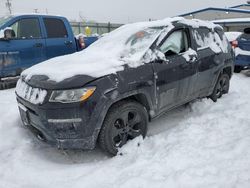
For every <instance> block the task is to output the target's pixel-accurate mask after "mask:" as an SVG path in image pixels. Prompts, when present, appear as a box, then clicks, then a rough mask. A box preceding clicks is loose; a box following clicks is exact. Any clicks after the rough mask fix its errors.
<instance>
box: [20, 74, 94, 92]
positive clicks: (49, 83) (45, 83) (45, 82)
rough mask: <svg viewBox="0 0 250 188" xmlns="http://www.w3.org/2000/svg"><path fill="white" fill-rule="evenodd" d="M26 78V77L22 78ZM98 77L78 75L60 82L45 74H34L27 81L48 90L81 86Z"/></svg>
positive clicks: (31, 84) (33, 85)
mask: <svg viewBox="0 0 250 188" xmlns="http://www.w3.org/2000/svg"><path fill="white" fill-rule="evenodd" d="M22 79H23V80H25V78H22ZM95 79H96V78H94V77H91V76H87V75H77V76H73V77H71V78H67V79H64V80H63V81H60V82H55V81H53V80H50V79H49V77H48V76H44V75H34V76H32V78H31V79H29V80H26V81H25V82H26V83H27V84H29V85H30V86H32V87H36V88H42V89H47V90H57V89H72V88H80V87H83V86H84V85H86V84H87V83H89V82H91V81H94V80H95Z"/></svg>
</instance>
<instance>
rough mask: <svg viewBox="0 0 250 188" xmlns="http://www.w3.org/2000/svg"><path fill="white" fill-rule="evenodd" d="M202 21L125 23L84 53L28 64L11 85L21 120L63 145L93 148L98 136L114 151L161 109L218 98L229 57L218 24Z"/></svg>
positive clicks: (226, 86) (142, 130) (226, 82)
mask: <svg viewBox="0 0 250 188" xmlns="http://www.w3.org/2000/svg"><path fill="white" fill-rule="evenodd" d="M193 25H194V27H192V26H193ZM197 25H199V27H197ZM208 25H209V24H208V23H207V22H201V21H198V20H195V21H191V20H188V21H187V20H185V19H181V18H171V19H166V20H163V21H155V22H146V23H144V24H143V23H138V24H129V25H125V26H122V27H121V28H119V29H117V30H115V31H113V32H111V33H110V34H109V35H107V36H104V37H103V38H101V39H99V40H98V41H97V42H96V43H95V45H92V46H90V47H89V48H87V49H86V51H84V53H83V52H80V53H79V54H72V55H68V56H65V57H59V58H55V59H52V60H49V61H47V62H43V63H41V64H39V65H36V66H33V67H32V68H30V69H28V70H26V71H25V72H23V73H22V77H21V79H20V80H19V82H18V85H17V89H16V94H17V101H18V105H19V110H20V115H21V118H22V120H23V123H24V125H26V126H27V127H28V128H29V129H30V130H32V131H33V132H34V133H35V135H36V136H37V137H38V138H39V139H42V140H44V141H46V142H48V143H50V144H51V145H54V146H57V147H59V148H62V149H93V148H94V147H95V145H96V142H97V140H98V141H99V144H100V146H101V147H102V148H103V149H104V150H105V151H107V152H109V153H111V154H113V155H115V154H116V153H117V151H118V148H119V147H122V146H123V145H124V144H126V142H127V141H128V140H131V139H133V138H135V137H137V136H140V135H141V136H143V137H145V135H146V133H147V123H148V121H149V120H152V119H154V118H156V117H158V116H160V115H161V114H163V113H165V112H166V111H168V110H171V109H173V108H176V107H178V106H180V105H183V104H186V103H188V102H190V101H192V100H195V99H197V98H203V97H210V98H211V99H212V100H213V101H217V99H219V98H220V97H221V96H222V95H223V94H226V93H228V91H229V81H230V78H231V76H232V71H233V62H234V55H233V50H232V48H231V45H230V44H229V42H228V40H227V39H226V37H225V35H224V32H223V30H222V29H221V28H220V27H219V26H216V25H213V24H211V25H210V26H208ZM103 49H105V50H103ZM96 51H98V52H100V53H96ZM69 62H71V63H72V66H71V69H70V70H68V71H67V72H66V73H65V71H64V70H65V67H68V63H69ZM82 62H84V63H82ZM58 77H60V79H58Z"/></svg>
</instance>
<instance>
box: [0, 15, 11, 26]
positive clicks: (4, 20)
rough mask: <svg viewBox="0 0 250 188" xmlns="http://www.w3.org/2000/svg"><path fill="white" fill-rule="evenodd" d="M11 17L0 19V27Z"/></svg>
mask: <svg viewBox="0 0 250 188" xmlns="http://www.w3.org/2000/svg"><path fill="white" fill-rule="evenodd" d="M10 19H11V17H0V27H1V26H2V25H3V24H5V23H6V22H7V21H9V20H10Z"/></svg>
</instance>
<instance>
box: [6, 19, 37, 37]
mask: <svg viewBox="0 0 250 188" xmlns="http://www.w3.org/2000/svg"><path fill="white" fill-rule="evenodd" d="M10 27H11V28H12V29H13V31H14V33H13V34H12V38H14V39H34V38H41V29H40V24H39V20H38V19H37V18H25V19H21V20H19V21H17V22H15V23H14V24H12V25H11V26H10Z"/></svg>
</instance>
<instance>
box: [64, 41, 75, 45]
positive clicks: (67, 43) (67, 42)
mask: <svg viewBox="0 0 250 188" xmlns="http://www.w3.org/2000/svg"><path fill="white" fill-rule="evenodd" d="M64 44H65V45H66V46H71V45H72V44H73V42H72V41H71V40H69V41H65V42H64Z"/></svg>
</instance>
